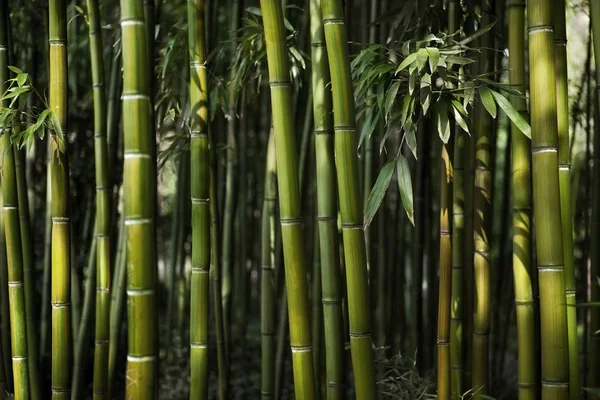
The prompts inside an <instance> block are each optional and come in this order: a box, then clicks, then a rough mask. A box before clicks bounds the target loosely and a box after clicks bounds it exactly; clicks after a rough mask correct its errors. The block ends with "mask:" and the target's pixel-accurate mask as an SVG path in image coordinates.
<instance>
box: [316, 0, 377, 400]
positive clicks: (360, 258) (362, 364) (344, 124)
mask: <svg viewBox="0 0 600 400" xmlns="http://www.w3.org/2000/svg"><path fill="white" fill-rule="evenodd" d="M321 10H322V13H323V25H324V31H325V41H326V44H327V54H328V59H329V67H330V71H331V88H332V99H333V110H335V111H334V132H335V139H334V140H335V144H334V148H335V158H336V167H337V183H338V192H339V202H340V213H341V218H342V232H343V239H344V255H345V259H346V279H347V290H348V316H349V322H350V346H351V353H352V367H353V369H354V378H355V387H356V395H357V397H358V398H361V399H363V398H364V399H367V398H375V393H376V390H375V376H374V368H373V351H372V339H371V315H370V314H371V307H370V305H369V303H370V301H369V300H370V299H369V284H368V278H367V266H366V255H365V238H364V234H363V229H362V227H363V221H362V219H363V215H362V207H361V202H360V199H361V197H360V184H359V174H358V158H357V155H356V149H357V144H358V140H357V139H358V138H357V135H356V130H355V117H356V116H355V110H354V94H353V88H352V79H351V74H350V59H349V54H348V44H347V39H346V27H345V25H344V18H343V9H342V2H341V1H340V0H323V1H321Z"/></svg>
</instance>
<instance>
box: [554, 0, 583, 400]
mask: <svg viewBox="0 0 600 400" xmlns="http://www.w3.org/2000/svg"><path fill="white" fill-rule="evenodd" d="M553 6H554V10H553V12H552V16H553V18H554V20H553V23H554V58H555V70H556V114H557V131H558V179H559V185H560V188H559V190H560V213H561V226H562V243H563V257H564V266H565V297H566V303H567V337H568V343H569V349H568V351H569V400H579V390H580V388H579V361H578V346H577V309H576V308H575V294H576V292H575V265H574V264H575V260H574V258H575V257H574V254H573V210H572V208H571V160H570V141H569V94H568V88H569V81H568V76H567V26H566V25H567V24H566V16H565V1H564V0H554V2H553Z"/></svg>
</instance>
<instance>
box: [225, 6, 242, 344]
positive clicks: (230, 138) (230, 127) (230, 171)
mask: <svg viewBox="0 0 600 400" xmlns="http://www.w3.org/2000/svg"><path fill="white" fill-rule="evenodd" d="M239 3H240V2H239V1H236V0H231V1H230V2H229V3H228V7H229V9H230V10H231V15H232V16H234V17H233V18H231V25H230V32H231V33H232V34H233V35H234V36H235V37H236V38H237V30H238V23H239V18H237V16H238V13H239V7H240V5H239ZM236 49H237V41H236V40H232V41H231V48H230V51H231V53H232V54H235V52H236ZM236 73H237V71H236V68H232V69H231V74H230V78H231V80H232V79H233V78H234V77H235V74H236ZM235 90H236V88H234V87H233V85H229V87H228V92H229V96H230V97H232V98H233V95H234V92H235ZM228 114H229V115H228V121H227V152H226V173H225V174H226V176H225V200H224V201H225V204H224V207H223V208H224V213H223V251H222V254H221V256H222V260H221V265H222V267H223V268H222V269H223V271H222V272H223V274H222V282H221V283H222V291H221V294H222V295H223V328H224V332H225V346H226V348H227V349H228V348H229V345H230V340H231V287H232V280H233V279H232V265H231V264H232V263H231V257H232V254H233V253H234V252H233V222H234V211H235V176H236V163H237V161H236V160H237V144H236V122H237V119H236V115H235V114H236V106H235V103H234V102H231V104H230V106H229V112H228ZM227 354H229V350H228V351H227Z"/></svg>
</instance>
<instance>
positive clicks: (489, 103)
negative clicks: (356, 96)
mask: <svg viewBox="0 0 600 400" xmlns="http://www.w3.org/2000/svg"><path fill="white" fill-rule="evenodd" d="M479 98H480V99H481V102H482V103H483V107H484V108H485V109H486V110H487V112H488V113H489V114H490V115H491V116H492V118H496V114H497V108H496V102H495V101H494V96H493V95H492V91H491V90H490V88H488V87H486V86H482V87H480V88H479Z"/></svg>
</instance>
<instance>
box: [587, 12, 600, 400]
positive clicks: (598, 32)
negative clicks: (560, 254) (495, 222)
mask: <svg viewBox="0 0 600 400" xmlns="http://www.w3.org/2000/svg"><path fill="white" fill-rule="evenodd" d="M590 16H591V18H590V19H591V24H592V35H593V39H594V40H593V42H594V54H600V2H598V1H597V0H592V1H590ZM594 60H595V63H596V82H599V81H598V77H600V68H599V67H600V57H596V56H595V57H594ZM599 95H600V85H599V86H596V106H597V107H599V108H600V101H598V99H599V97H598V96H599ZM594 115H598V113H595V114H594ZM593 145H594V171H593V172H594V173H593V176H594V183H593V184H594V187H593V194H592V196H593V200H592V201H593V203H592V204H593V206H592V221H591V230H592V233H591V245H590V250H591V254H590V269H591V271H590V272H591V282H590V286H591V287H590V288H589V290H590V292H589V299H588V301H590V302H597V301H599V300H600V288H599V285H598V283H597V279H598V275H599V273H598V271H599V267H598V266H599V265H600V247H599V245H600V200H599V199H600V178H599V177H600V151H598V150H597V149H600V128H599V127H598V125H597V124H594V142H593ZM588 318H589V325H588V338H587V340H588V348H587V354H588V359H587V379H586V383H585V384H586V386H588V387H598V386H599V385H600V365H599V364H600V356H599V355H598V352H599V351H600V333H598V331H599V330H600V311H599V310H598V308H596V307H590V308H589V310H588ZM591 398H592V399H594V400H597V399H600V396H591Z"/></svg>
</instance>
